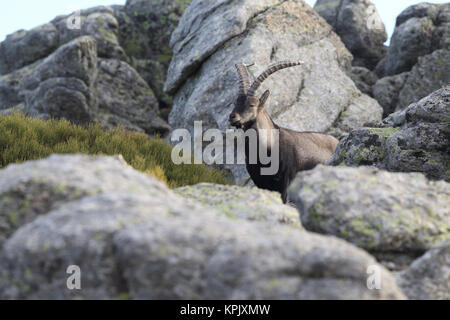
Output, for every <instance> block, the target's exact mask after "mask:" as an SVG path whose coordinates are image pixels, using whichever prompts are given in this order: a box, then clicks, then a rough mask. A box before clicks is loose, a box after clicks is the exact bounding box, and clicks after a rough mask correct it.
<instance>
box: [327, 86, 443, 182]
mask: <svg viewBox="0 0 450 320" xmlns="http://www.w3.org/2000/svg"><path fill="white" fill-rule="evenodd" d="M449 119H450V86H446V87H444V88H442V89H440V90H438V91H436V92H434V93H432V94H431V95H429V96H428V97H425V98H423V99H422V100H420V101H419V102H417V103H414V104H412V105H410V106H409V107H408V108H407V109H405V110H403V111H398V112H396V113H393V114H391V115H390V116H389V117H387V118H386V119H384V120H383V122H382V123H379V124H378V126H377V127H376V128H361V129H357V130H354V131H352V132H351V133H350V135H349V136H347V137H345V138H344V139H342V140H341V141H340V143H339V145H338V146H337V148H336V151H335V153H334V155H333V157H332V158H331V159H330V161H329V163H330V164H332V165H339V164H345V165H349V166H358V165H375V166H377V167H379V168H383V169H386V170H389V171H403V172H411V171H414V172H423V173H425V174H426V175H427V177H428V178H431V179H444V180H446V181H450V167H449V165H448V164H449V163H450V155H449V153H448V146H449V145H450V141H449V134H448V132H449V127H450V120H449Z"/></svg>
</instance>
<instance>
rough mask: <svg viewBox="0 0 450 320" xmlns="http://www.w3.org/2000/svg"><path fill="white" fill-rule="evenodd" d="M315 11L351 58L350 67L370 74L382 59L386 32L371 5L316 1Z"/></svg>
mask: <svg viewBox="0 0 450 320" xmlns="http://www.w3.org/2000/svg"><path fill="white" fill-rule="evenodd" d="M314 9H315V10H316V11H317V12H318V13H319V14H320V15H321V16H322V17H323V18H324V19H325V20H326V21H327V22H328V23H329V24H330V25H331V26H332V27H333V29H334V31H335V32H336V33H337V34H338V35H339V36H340V37H341V39H342V41H343V42H344V44H345V46H346V47H347V48H348V49H349V50H350V52H351V53H352V54H353V56H354V60H353V65H355V66H359V67H366V68H368V69H370V70H373V69H374V67H375V66H376V65H377V63H378V62H379V61H380V60H381V59H382V58H383V57H384V56H385V54H386V47H385V46H384V43H385V42H386V40H387V34H386V29H385V27H384V24H383V22H382V21H381V18H380V16H379V14H378V11H377V9H376V8H375V6H374V5H373V3H372V2H371V1H369V0H318V1H317V2H316V4H315V6H314Z"/></svg>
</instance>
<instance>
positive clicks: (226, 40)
mask: <svg viewBox="0 0 450 320" xmlns="http://www.w3.org/2000/svg"><path fill="white" fill-rule="evenodd" d="M211 33H214V37H211ZM171 46H172V48H173V50H174V57H173V59H172V61H171V64H170V67H169V71H168V76H167V82H166V84H165V88H166V90H167V91H168V92H170V93H173V94H175V98H174V106H173V109H172V112H171V114H170V116H169V123H170V125H171V126H172V127H173V128H188V129H190V130H191V129H192V128H193V124H194V121H195V120H202V121H203V127H204V129H207V128H220V129H221V130H223V131H224V130H225V129H226V128H228V116H229V114H230V112H231V110H232V109H233V103H234V100H235V99H236V95H237V91H238V80H237V74H236V72H235V70H234V64H235V63H236V62H242V61H244V62H249V61H252V62H255V66H254V67H252V68H250V69H251V72H252V73H253V74H254V75H257V74H258V73H259V72H261V71H263V69H264V68H266V67H267V66H268V65H269V64H271V63H273V62H276V61H279V60H286V59H293V60H298V59H301V60H304V61H305V64H304V66H302V67H298V68H292V69H289V70H285V71H281V72H280V73H278V74H276V75H273V76H272V77H271V78H269V79H268V80H267V81H265V82H264V84H263V88H262V90H263V89H267V88H270V90H271V97H270V98H269V102H268V107H267V110H268V112H269V113H270V114H271V115H272V117H273V119H274V120H275V122H276V123H277V124H279V125H281V126H285V127H288V128H291V129H294V130H304V131H308V130H312V131H322V132H332V133H334V134H336V135H340V134H341V133H343V132H348V131H349V130H350V129H353V128H357V127H360V126H362V125H363V124H364V123H365V122H366V121H367V120H369V121H377V119H378V120H379V119H381V113H382V110H381V108H380V106H379V105H378V103H377V102H376V101H375V100H373V99H371V98H370V97H367V96H365V95H363V94H361V92H360V91H359V90H358V89H357V88H356V87H355V85H354V83H353V81H352V80H351V79H350V78H349V77H348V76H347V75H346V72H347V71H349V70H350V61H351V55H350V53H349V52H348V51H347V49H346V48H345V46H344V44H343V43H342V42H341V41H340V40H339V38H338V37H337V35H336V34H335V33H334V32H333V31H332V30H331V27H330V26H329V25H328V24H327V23H326V22H325V21H324V20H323V19H322V18H321V17H320V16H319V15H318V14H317V13H316V12H315V11H314V10H312V9H311V8H310V7H309V6H308V5H306V4H305V3H304V2H303V1H277V0H264V1H256V0H245V1H238V0H233V1H215V2H205V1H200V0H195V1H193V2H192V3H191V4H190V5H189V7H188V8H187V9H186V11H185V14H184V15H183V17H182V18H181V20H180V24H179V26H178V27H177V29H176V30H175V31H174V33H173V35H172V39H171ZM361 110H363V112H361ZM348 126H350V129H348ZM343 130H346V131H343ZM229 169H231V170H232V172H233V174H234V176H235V178H236V181H237V182H239V183H241V182H243V181H245V168H244V169H243V168H242V166H241V167H240V166H230V167H229Z"/></svg>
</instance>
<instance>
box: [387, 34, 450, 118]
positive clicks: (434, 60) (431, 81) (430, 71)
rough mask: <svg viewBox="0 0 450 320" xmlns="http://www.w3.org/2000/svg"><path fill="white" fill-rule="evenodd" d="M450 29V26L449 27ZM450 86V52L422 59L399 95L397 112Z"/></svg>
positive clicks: (443, 50) (446, 51)
mask: <svg viewBox="0 0 450 320" xmlns="http://www.w3.org/2000/svg"><path fill="white" fill-rule="evenodd" d="M449 28H450V26H449ZM448 84H450V50H447V49H441V50H436V51H434V52H433V53H432V54H429V55H426V56H424V57H420V58H419V61H418V62H417V64H416V65H415V66H414V67H413V68H412V70H411V72H410V73H409V75H408V78H407V80H406V81H405V85H404V86H403V89H402V90H401V91H400V93H399V97H398V104H397V109H396V110H397V111H398V110H403V109H405V108H406V107H408V106H409V105H410V104H411V103H414V102H416V101H419V100H420V99H422V98H423V97H426V96H427V95H429V94H430V93H431V92H433V91H436V90H439V89H440V88H443V87H444V86H446V85H448Z"/></svg>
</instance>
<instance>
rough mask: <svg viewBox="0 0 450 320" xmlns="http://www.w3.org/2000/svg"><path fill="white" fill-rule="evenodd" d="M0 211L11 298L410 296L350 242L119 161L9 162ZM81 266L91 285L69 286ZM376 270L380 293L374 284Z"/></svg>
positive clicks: (4, 290) (0, 284)
mask: <svg viewBox="0 0 450 320" xmlns="http://www.w3.org/2000/svg"><path fill="white" fill-rule="evenodd" d="M0 207H1V208H2V209H1V210H0V217H1V220H0V225H1V227H2V229H1V231H0V234H1V235H2V237H3V240H2V244H0V298H1V299H17V298H22V299H80V298H81V299H117V298H122V299H180V298H183V299H186V298H191V299H401V298H404V295H403V294H402V293H401V291H400V290H399V289H398V287H397V285H396V283H395V279H394V278H393V277H392V275H391V274H390V273H389V271H387V270H386V269H385V268H384V267H382V266H381V265H379V264H377V262H376V261H375V260H374V258H373V257H371V256H370V255H368V254H367V253H365V252H364V251H363V250H361V249H358V248H356V247H354V246H353V245H351V244H348V243H346V242H344V241H342V240H339V239H336V238H334V237H326V236H321V235H316V234H312V233H308V232H306V231H302V230H299V229H298V228H292V227H287V226H280V225H273V224H272V223H270V222H259V223H257V222H250V221H245V220H236V219H231V218H229V217H227V216H225V215H223V214H220V213H219V212H217V211H215V210H214V209H212V208H211V207H204V206H202V205H200V204H199V203H194V202H186V201H185V200H184V198H182V197H180V196H177V195H176V194H175V193H173V192H172V191H170V190H168V189H167V188H166V187H165V186H164V185H163V184H162V183H161V182H159V181H157V180H155V179H154V178H152V177H150V176H147V175H145V174H142V173H138V172H136V171H134V170H133V169H131V167H129V166H127V165H126V164H125V163H124V162H123V161H122V160H120V159H117V158H110V157H88V156H81V155H74V156H68V155H66V156H58V155H54V156H51V157H49V158H47V159H44V160H39V161H32V162H27V163H24V164H15V165H10V166H8V167H7V168H6V169H4V170H0ZM269 225H270V228H269V227H268V226H269ZM71 265H76V266H78V267H79V268H80V270H81V285H82V290H67V287H66V283H67V277H68V274H67V273H66V270H67V268H68V267H69V266H71ZM369 266H371V267H372V268H373V267H378V268H379V269H378V270H379V272H380V273H379V274H380V276H381V283H382V287H381V289H380V290H369V289H368V288H367V277H368V274H367V270H368V267H369Z"/></svg>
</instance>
